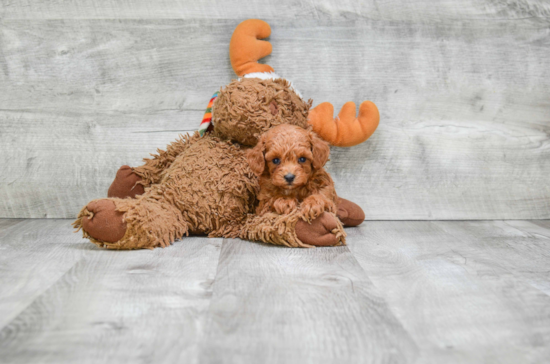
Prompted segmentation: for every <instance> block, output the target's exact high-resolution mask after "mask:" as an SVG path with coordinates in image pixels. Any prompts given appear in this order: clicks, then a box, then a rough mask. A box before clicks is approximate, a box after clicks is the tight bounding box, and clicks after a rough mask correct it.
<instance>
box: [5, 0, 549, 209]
mask: <svg viewBox="0 0 550 364" xmlns="http://www.w3.org/2000/svg"><path fill="white" fill-rule="evenodd" d="M109 3H110V4H114V5H112V6H111V8H112V9H113V11H115V10H116V11H115V12H114V13H113V14H118V13H119V12H122V10H124V9H125V7H126V6H129V5H127V4H126V3H125V2H109ZM377 3H380V2H377ZM77 4H78V5H77ZM86 4H88V5H86ZM90 4H92V5H93V4H95V5H97V9H104V11H107V10H105V9H110V8H109V7H108V6H107V5H105V6H101V4H102V3H101V2H91V1H89V2H70V4H69V3H67V2H45V1H35V2H32V3H31V2H29V6H28V7H21V6H19V7H18V6H17V4H15V3H12V2H10V3H8V2H6V1H4V3H3V5H4V7H3V11H4V13H5V14H12V15H13V17H12V16H11V15H10V16H8V15H6V16H5V17H4V19H3V20H2V23H1V28H0V70H1V71H0V83H2V89H1V90H0V130H1V132H0V151H1V153H0V163H1V166H2V167H1V168H2V173H1V174H0V201H1V202H0V216H2V217H72V216H74V215H75V214H76V213H77V211H78V210H79V209H80V208H81V206H83V205H84V204H85V203H86V202H87V201H89V200H90V199H92V198H98V197H102V196H104V195H105V194H106V190H107V188H108V186H109V184H110V182H111V181H112V179H113V178H114V174H115V172H116V170H117V168H118V167H119V166H120V165H122V164H130V165H136V164H137V163H139V161H140V159H141V158H143V157H147V156H148V154H149V153H151V152H154V151H155V150H156V148H164V147H165V145H166V144H167V143H168V142H169V141H171V140H174V139H175V138H176V137H177V134H178V133H179V132H182V131H183V132H185V131H188V130H194V129H195V128H196V125H198V123H199V121H200V119H201V116H202V113H203V110H204V108H205V104H206V103H207V101H208V99H209V97H210V96H211V94H212V93H213V91H215V90H216V89H217V88H219V87H220V86H222V85H224V84H226V83H227V82H229V81H230V79H231V78H232V77H234V75H233V74H232V71H231V68H230V65H229V62H228V57H227V45H228V42H229V37H230V35H231V32H232V30H233V29H234V27H235V25H236V24H237V21H236V20H228V19H197V18H199V16H198V15H193V14H194V13H193V12H191V13H190V14H191V15H189V16H191V17H193V19H187V18H185V17H184V18H183V19H168V20H166V19H164V20H155V19H144V20H133V19H123V20H121V19H116V20H109V19H107V20H101V19H99V20H89V19H82V20H73V19H72V18H75V17H77V16H76V15H75V14H89V17H90V18H93V17H94V15H93V14H94V13H93V11H91V10H90V11H89V12H87V10H89V9H88V8H89V7H90V8H91V7H92V5H90ZM139 4H140V3H139V2H138V3H137V5H136V7H135V9H136V10H135V11H136V12H138V13H139V12H140V11H142V10H143V9H145V8H144V7H143V6H141V7H140V6H139ZM143 4H145V3H143ZM147 4H150V5H151V6H150V9H149V10H150V11H152V12H153V13H154V12H155V11H156V10H155V9H157V10H158V9H161V10H159V11H160V13H159V14H161V15H159V17H163V15H162V14H163V12H164V10H162V9H163V6H167V8H166V9H168V7H170V6H172V5H170V4H173V3H171V2H168V1H165V2H159V5H152V4H151V3H150V2H148V3H147ZM155 4H156V3H155ZM178 4H180V3H178ZM194 4H195V3H194ZM197 4H198V3H197ZM201 4H202V3H201ZM228 4H230V3H228ZM256 4H258V9H261V3H256ZM292 4H293V6H297V7H304V6H306V5H303V4H306V3H302V2H293V3H292ZM308 4H309V3H308ZM315 4H316V5H311V4H309V5H307V6H309V7H307V6H306V8H307V9H317V10H318V9H321V8H323V9H325V10H326V11H325V12H323V11H321V12H320V13H321V14H324V15H323V16H319V17H315V16H311V17H308V16H304V18H303V19H299V20H296V19H293V18H292V17H290V18H288V19H280V18H279V19H274V20H272V21H270V23H271V25H272V28H273V33H272V36H271V42H272V44H273V47H274V54H273V55H272V56H270V57H268V58H267V62H268V63H269V64H271V65H272V66H274V67H275V69H276V71H278V72H279V73H280V74H282V75H283V76H285V77H288V78H289V79H291V80H293V82H294V83H295V84H296V86H297V87H298V88H299V89H300V90H301V91H302V93H303V94H304V95H305V97H311V98H313V99H314V101H315V102H314V103H315V104H317V103H320V102H322V101H330V102H332V103H333V104H334V105H335V108H337V109H339V108H340V107H341V106H342V105H343V103H344V102H346V101H349V100H354V101H356V102H360V101H361V100H364V99H371V100H373V101H375V102H376V103H377V105H378V106H379V108H380V110H381V115H382V121H381V125H380V127H379V129H378V131H377V132H376V133H375V134H374V136H373V137H372V138H371V139H370V140H369V141H367V142H366V143H364V144H363V145H361V146H358V147H355V148H351V149H337V148H334V149H333V153H332V157H331V159H332V161H331V162H330V164H329V165H328V169H329V172H331V173H332V175H333V177H334V180H335V182H336V187H337V191H338V193H339V194H341V195H342V196H343V197H346V198H350V199H352V200H353V201H355V202H357V203H359V204H360V205H361V206H362V207H363V209H364V210H365V212H366V216H367V219H368V220H380V219H526V218H532V219H543V218H550V185H549V184H548V183H547V176H548V175H550V148H549V145H550V137H549V136H550V119H549V115H550V103H549V102H548V97H547V96H548V94H549V92H550V74H549V73H550V42H549V41H548V31H547V30H548V22H547V21H546V18H545V16H546V15H545V14H547V11H548V5H547V4H546V3H543V2H537V1H522V2H517V3H515V4H516V5H517V6H514V3H512V2H506V1H484V2H476V5H472V4H473V2H472V3H469V4H470V5H468V4H466V5H462V4H461V5H460V6H459V4H458V3H455V2H450V1H442V2H440V3H439V6H432V5H431V3H430V4H428V3H424V2H414V3H406V5H404V3H402V2H399V3H398V2H390V1H387V2H382V3H381V4H382V5H383V6H382V7H381V10H380V13H379V14H381V15H380V17H379V18H373V19H371V18H369V17H368V14H371V10H370V7H371V6H374V5H372V4H361V5H359V3H348V2H338V4H340V5H337V4H336V2H333V1H330V2H329V1H325V2H320V3H317V2H316V3H315ZM453 4H454V5H453ZM60 6H66V7H67V13H66V14H67V15H66V18H67V19H59V18H60V17H61V18H62V17H63V12H55V13H56V14H58V15H57V16H56V19H53V20H42V19H39V18H40V16H39V14H44V17H46V18H47V17H48V16H49V15H48V14H54V10H55V9H59V7H60ZM189 6H190V7H189V8H188V7H187V3H186V4H185V6H184V5H183V3H181V7H180V8H181V9H191V8H192V7H193V6H199V5H196V4H195V5H189ZM201 6H202V5H201ZM205 6H206V5H205ZM224 6H225V5H224ZM228 6H229V5H228ZM273 6H282V5H273ZM41 7H44V9H42V8H41ZM233 7H234V8H238V7H236V6H233ZM428 7H429V8H430V9H432V10H430V11H427V10H426V9H427V8H428ZM458 7H461V8H462V7H464V10H461V11H459V12H457V13H453V12H452V10H453V9H455V8H458ZM33 9H42V10H43V11H39V10H36V11H35V12H33V11H34V10H33ZM48 9H52V10H51V13H49V11H50V10H48ZM71 9H72V10H71ZM117 9H118V10H117ZM120 9H122V10H120ZM140 9H142V10H140ZM178 9H179V8H178ZM197 9H198V8H197ZM201 9H202V8H201ZM247 9H252V10H250V11H258V12H260V10H258V9H256V10H254V9H255V8H254V6H251V7H250V8H247ZM269 9H270V8H269V7H266V8H265V12H266V13H265V14H266V15H268V12H269V11H270V10H269ZM327 9H328V10H327ZM119 10H120V11H119ZM98 11H100V10H98ZM102 11H103V10H102ZM200 11H205V10H204V9H202V10H200ZM235 11H241V10H235ZM242 11H249V10H242ZM289 11H295V9H294V8H293V7H292V6H290V7H289ZM312 11H313V10H312ZM18 12H19V13H21V14H23V15H21V17H22V18H25V17H27V16H26V15H25V16H24V14H27V15H28V14H31V15H32V14H36V17H35V16H31V15H29V16H28V18H29V19H15V18H17V17H18V16H17V15H14V14H17V13H18ZM174 12H175V14H177V12H178V10H177V9H176V7H175V6H174ZM138 13H136V14H138ZM306 13H307V11H306ZM106 14H108V13H105V14H104V15H105V16H107V17H110V16H108V15H106ZM130 14H131V12H130ZM140 14H143V16H145V13H140ZM231 14H233V13H229V14H228V15H227V18H230V17H232V15H231ZM234 14H237V13H234ZM282 14H284V13H282ZM374 14H376V12H374ZM384 14H385V15H384ZM389 14H390V15H391V14H394V16H393V17H392V16H390V15H389ZM407 14H409V15H407ZM445 14H447V15H445ZM452 14H454V15H452ZM529 14H531V15H529ZM100 15H101V14H99V13H98V15H97V16H98V17H99V18H101V17H103V15H101V16H100ZM260 15H261V14H260ZM424 15H426V16H425V17H423V16H424ZM52 16H53V15H52ZM113 16H114V15H113ZM149 16H150V17H151V18H154V17H155V16H153V15H149ZM235 16H236V17H238V16H237V15H235ZM239 16H240V15H239ZM135 17H137V18H139V17H141V15H135ZM260 17H261V16H260ZM267 17H268V16H267ZM281 17H282V15H281ZM438 17H440V18H438ZM487 17H489V18H490V19H491V20H490V21H488V20H487ZM10 18H13V19H11V20H10ZM31 18H32V19H31ZM430 19H431V20H430ZM434 19H448V20H449V21H447V22H441V21H435V20H434ZM432 20H434V21H432ZM451 20H452V21H451Z"/></svg>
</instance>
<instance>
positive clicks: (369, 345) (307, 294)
mask: <svg viewBox="0 0 550 364" xmlns="http://www.w3.org/2000/svg"><path fill="white" fill-rule="evenodd" d="M208 317H209V325H208V329H207V333H206V335H205V337H204V340H203V341H202V346H201V348H202V350H201V353H200V360H199V361H200V362H201V363H221V362H225V363H258V362H262V363H266V364H267V363H312V364H313V363H388V362H394V363H414V362H415V358H416V356H417V348H416V345H415V344H414V343H413V342H412V339H411V338H410V337H409V335H408V334H407V332H406V331H405V330H404V329H403V327H402V326H401V324H400V323H399V322H398V321H397V320H396V319H395V317H394V315H393V313H392V312H391V311H390V309H389V308H388V307H387V305H386V303H385V302H384V300H382V299H380V294H379V292H377V290H376V289H375V288H374V287H373V285H372V283H371V281H370V280H369V279H368V276H367V275H365V272H364V271H363V270H362V269H361V267H360V266H359V264H357V261H356V260H355V259H354V258H353V256H352V255H351V254H350V252H349V250H348V248H347V247H337V248H330V249H322V248H320V249H288V248H281V247H276V246H269V245H266V244H251V243H249V242H246V241H242V240H225V241H224V244H223V246H222V251H221V253H220V263H219V266H218V272H217V275H216V280H215V283H214V285H213V296H212V303H211V306H210V310H209V313H208Z"/></svg>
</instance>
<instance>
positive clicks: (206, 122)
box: [199, 91, 220, 137]
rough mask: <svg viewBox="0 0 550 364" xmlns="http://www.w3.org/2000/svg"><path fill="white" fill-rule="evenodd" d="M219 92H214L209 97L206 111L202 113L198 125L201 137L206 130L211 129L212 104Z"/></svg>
mask: <svg viewBox="0 0 550 364" xmlns="http://www.w3.org/2000/svg"><path fill="white" fill-rule="evenodd" d="M219 94H220V92H219V91H218V92H216V93H215V94H214V96H212V98H211V99H210V102H209V103H208V107H207V108H206V112H205V113H204V116H203V117H202V121H201V125H200V126H199V134H200V136H201V137H202V136H203V135H204V134H205V133H206V132H207V131H211V130H212V129H213V127H214V126H213V125H212V106H213V105H214V101H216V98H217V97H218V95H219Z"/></svg>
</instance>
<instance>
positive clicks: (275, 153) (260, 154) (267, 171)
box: [247, 124, 330, 190]
mask: <svg viewBox="0 0 550 364" xmlns="http://www.w3.org/2000/svg"><path fill="white" fill-rule="evenodd" d="M329 154H330V148H329V145H328V143H327V142H325V141H323V140H322V139H320V138H319V137H318V136H317V135H316V134H315V133H314V132H312V131H308V130H306V129H303V128H300V127H298V126H294V125H287V124H283V125H279V126H277V127H275V128H272V129H270V130H269V131H267V132H266V133H264V134H263V135H262V136H261V137H260V140H259V141H258V144H256V147H254V148H252V149H250V150H249V151H248V152H247V158H248V162H249V164H250V168H251V169H252V171H253V172H254V173H255V174H256V175H258V176H262V175H263V176H266V177H269V178H270V180H271V183H272V184H273V185H274V186H277V187H279V188H282V189H286V190H291V189H294V188H298V187H301V186H304V185H305V184H307V182H308V181H309V178H310V177H311V176H312V174H313V172H314V171H315V170H317V169H321V168H323V166H324V165H325V163H326V162H327V161H328V157H329Z"/></svg>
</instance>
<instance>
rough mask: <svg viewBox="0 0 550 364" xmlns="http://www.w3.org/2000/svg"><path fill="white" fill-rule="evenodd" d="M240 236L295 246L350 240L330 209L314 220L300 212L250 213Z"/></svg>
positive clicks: (337, 242) (330, 243)
mask: <svg viewBox="0 0 550 364" xmlns="http://www.w3.org/2000/svg"><path fill="white" fill-rule="evenodd" d="M240 237H241V238H242V239H248V240H254V241H262V242H264V243H270V244H275V245H285V246H289V247H293V248H298V247H301V248H310V247H313V246H332V245H341V244H345V243H346V233H345V232H344V228H343V227H342V224H341V223H340V221H339V220H338V218H336V216H335V215H334V214H331V213H329V212H324V213H323V214H322V215H321V216H319V217H318V218H317V219H315V220H313V221H312V222H311V223H308V222H306V221H304V220H302V219H300V218H299V217H298V213H297V212H294V213H291V214H289V215H277V214H274V213H267V214H264V215H261V216H257V215H252V214H251V215H248V218H247V220H246V223H245V225H244V227H243V229H242V230H241V235H240Z"/></svg>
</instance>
